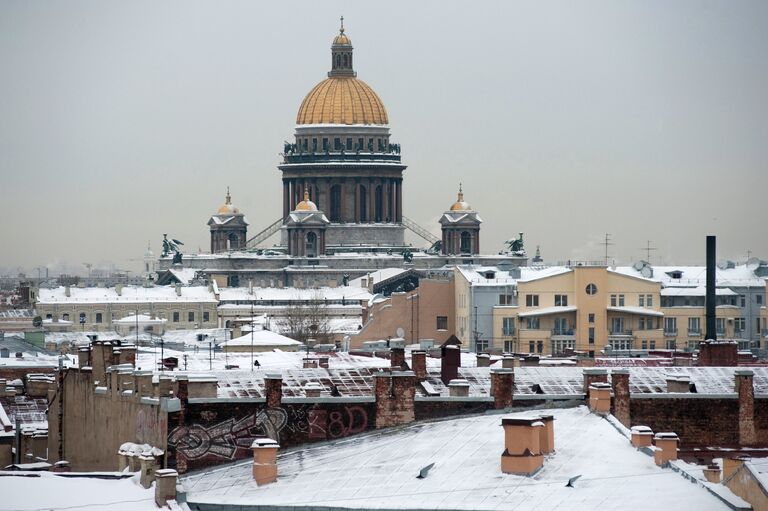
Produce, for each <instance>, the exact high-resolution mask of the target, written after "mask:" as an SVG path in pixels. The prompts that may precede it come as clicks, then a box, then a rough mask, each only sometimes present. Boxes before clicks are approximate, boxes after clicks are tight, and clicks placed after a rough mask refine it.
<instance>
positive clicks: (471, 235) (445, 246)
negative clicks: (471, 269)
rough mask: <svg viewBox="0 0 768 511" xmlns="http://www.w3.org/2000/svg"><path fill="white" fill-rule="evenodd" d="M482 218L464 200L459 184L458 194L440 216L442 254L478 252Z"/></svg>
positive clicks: (473, 253)
mask: <svg viewBox="0 0 768 511" xmlns="http://www.w3.org/2000/svg"><path fill="white" fill-rule="evenodd" d="M482 222H483V220H482V219H481V218H480V216H479V215H478V214H477V211H475V210H473V209H472V206H470V205H469V203H468V202H466V201H464V191H463V190H462V189H461V185H459V195H458V197H457V199H456V202H454V203H453V205H452V206H451V208H450V209H449V210H448V211H446V212H445V213H443V216H441V217H440V225H441V226H442V231H443V240H442V253H443V255H477V254H479V253H480V224H481V223H482Z"/></svg>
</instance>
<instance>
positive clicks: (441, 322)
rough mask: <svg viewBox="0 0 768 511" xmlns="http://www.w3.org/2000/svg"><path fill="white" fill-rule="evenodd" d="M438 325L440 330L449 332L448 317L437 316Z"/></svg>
mask: <svg viewBox="0 0 768 511" xmlns="http://www.w3.org/2000/svg"><path fill="white" fill-rule="evenodd" d="M436 323H437V325H436V328H437V329H438V330H448V316H437V321H436Z"/></svg>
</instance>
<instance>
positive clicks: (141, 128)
mask: <svg viewBox="0 0 768 511" xmlns="http://www.w3.org/2000/svg"><path fill="white" fill-rule="evenodd" d="M341 14H343V15H344V17H345V20H346V21H345V24H346V27H347V33H348V34H349V36H350V37H351V39H352V41H353V44H354V46H355V67H356V70H357V71H358V77H359V78H361V79H362V80H364V81H366V82H367V83H368V84H369V85H371V86H372V87H373V88H374V90H376V91H377V92H378V94H379V95H380V97H381V98H382V100H383V101H384V103H385V105H386V106H387V109H388V113H389V118H390V122H391V129H392V134H393V135H392V139H393V141H394V142H397V143H400V144H401V145H402V148H403V158H404V160H405V162H406V163H407V164H408V165H409V167H408V169H407V170H406V171H405V176H406V177H405V192H404V212H405V214H406V215H407V216H409V217H411V218H412V219H414V220H416V221H417V222H419V223H421V224H422V225H425V226H426V227H429V228H430V229H432V230H433V232H438V225H437V219H438V217H439V215H440V214H441V212H442V211H444V210H445V209H446V208H447V207H448V206H450V204H451V203H452V202H453V201H454V200H455V193H456V189H457V186H458V182H459V181H462V182H463V183H464V189H465V192H466V198H467V200H468V201H469V202H470V204H472V205H473V206H474V208H475V209H477V210H478V211H479V212H480V214H481V216H482V217H483V219H484V220H485V223H484V224H483V232H482V236H481V247H482V250H483V251H484V252H497V251H498V250H500V249H501V248H502V246H503V241H504V240H505V239H507V238H509V237H512V236H513V235H514V234H515V233H517V232H518V231H524V232H525V234H526V244H527V247H528V248H529V252H531V254H532V252H533V249H534V248H535V246H536V245H541V249H542V252H543V255H544V257H545V259H546V260H549V261H557V260H566V259H569V258H571V259H600V258H602V254H603V247H602V246H601V245H600V242H601V240H602V238H603V236H604V233H606V232H609V233H611V234H612V235H613V240H614V242H615V243H616V244H615V245H614V246H612V247H611V255H612V256H613V257H614V258H615V259H616V261H617V262H619V263H630V262H632V261H634V260H637V259H639V258H640V257H644V255H643V251H642V250H640V249H641V247H643V246H645V244H646V240H652V243H653V245H654V246H655V247H657V249H658V250H657V251H655V252H653V261H654V262H665V263H674V262H679V263H683V262H686V263H697V262H703V260H704V236H705V235H706V234H710V233H712V234H717V235H718V237H719V238H718V255H719V257H721V258H732V259H739V258H741V259H743V258H745V257H746V255H747V250H751V251H752V253H753V255H758V256H760V257H762V258H768V236H767V235H766V232H768V227H767V226H768V206H766V192H768V94H766V91H768V2H765V1H754V2H747V1H739V2H733V1H726V0H723V1H717V2H712V1H697V2H686V1H676V2H667V1H655V2H654V1H637V2H620V1H613V0H611V1H584V2H570V1H563V2H539V1H536V2H525V3H520V2H510V1H499V2H471V3H470V2H446V1H439V2H437V1H435V2H385V3H382V2H376V3H373V2H290V3H286V2H272V3H266V2H252V1H242V2H234V1H228V2H221V1H217V2H205V3H204V2H188V1H185V2H173V1H166V2H154V1H146V2H141V1H139V2H111V1H103V0H100V1H93V2H81V1H69V2H29V1H26V0H22V1H7V0H2V1H1V2H0V70H1V71H0V73H1V74H0V174H1V175H2V181H1V182H0V183H1V184H0V214H1V215H2V228H1V230H0V232H1V233H2V236H1V239H2V247H3V249H2V251H0V267H2V268H4V269H6V270H8V269H13V268H15V267H17V266H22V267H25V268H32V267H33V266H36V265H45V264H54V263H57V262H58V263H61V262H62V261H67V262H69V263H70V265H71V266H72V267H73V268H74V267H77V265H80V263H81V262H86V261H88V262H93V263H98V262H99V261H104V260H113V261H116V262H117V263H118V264H119V265H121V266H127V265H128V267H132V266H136V263H135V262H132V261H130V259H133V258H141V255H142V253H143V251H144V249H145V247H146V243H147V241H148V240H151V242H152V247H153V249H154V250H155V251H156V252H158V251H159V241H160V240H161V238H162V233H163V232H168V233H170V234H171V235H172V236H173V237H175V238H178V239H181V240H183V241H184V242H185V243H186V245H187V247H188V250H191V251H197V249H198V247H200V248H202V249H203V250H206V249H207V248H208V247H209V234H208V231H207V226H206V221H207V220H208V218H209V216H210V215H211V214H212V213H213V212H214V211H215V210H216V208H217V207H218V206H219V205H220V204H221V203H222V201H223V197H224V193H225V189H226V186H227V185H229V186H231V187H232V195H233V202H234V203H235V204H236V205H237V206H238V207H240V208H241V210H242V211H244V212H245V213H246V216H247V218H248V220H249V221H250V223H251V230H250V231H249V232H250V234H254V233H256V232H257V231H259V230H260V229H261V228H262V227H264V226H266V225H268V224H269V223H271V222H272V221H274V220H275V219H277V218H278V217H279V216H280V214H281V211H282V209H281V201H282V193H281V192H282V189H281V183H280V173H279V171H278V170H277V168H276V165H277V163H278V161H279V157H278V153H279V152H280V151H281V150H282V142H283V140H289V139H291V137H292V130H293V126H294V121H295V116H296V111H297V110H298V107H299V105H300V103H301V100H302V99H303V97H304V95H305V94H306V93H307V92H308V91H309V90H310V89H311V88H312V87H313V86H314V85H315V84H316V83H317V82H319V81H320V80H322V79H323V78H324V77H325V73H326V72H327V71H328V68H329V65H330V58H329V53H330V49H329V48H330V43H331V39H332V38H333V36H334V35H335V33H336V32H337V28H338V17H339V15H341ZM412 241H414V243H416V242H418V239H416V238H413V239H412ZM81 268H82V267H81Z"/></svg>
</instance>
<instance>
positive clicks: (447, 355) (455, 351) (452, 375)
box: [440, 344, 461, 385]
mask: <svg viewBox="0 0 768 511" xmlns="http://www.w3.org/2000/svg"><path fill="white" fill-rule="evenodd" d="M459 367H461V349H460V348H459V347H458V346H456V345H454V344H449V345H447V346H443V349H442V357H441V359H440V379H441V380H443V384H444V385H448V383H450V381H451V380H455V379H456V378H458V377H459Z"/></svg>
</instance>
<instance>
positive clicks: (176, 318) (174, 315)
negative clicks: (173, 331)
mask: <svg viewBox="0 0 768 511" xmlns="http://www.w3.org/2000/svg"><path fill="white" fill-rule="evenodd" d="M173 322H174V323H178V322H179V313H178V312H174V313H173Z"/></svg>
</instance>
